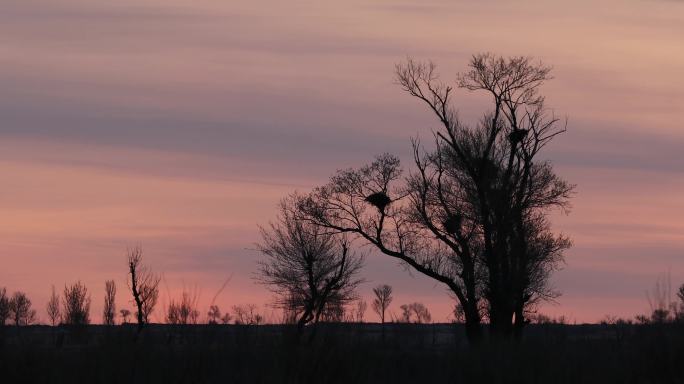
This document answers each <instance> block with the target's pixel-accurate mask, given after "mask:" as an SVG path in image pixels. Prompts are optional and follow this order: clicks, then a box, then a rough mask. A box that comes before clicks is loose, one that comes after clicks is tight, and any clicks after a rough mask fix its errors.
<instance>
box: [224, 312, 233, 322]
mask: <svg viewBox="0 0 684 384" xmlns="http://www.w3.org/2000/svg"><path fill="white" fill-rule="evenodd" d="M231 320H233V317H232V316H231V315H230V313H228V312H226V313H224V314H223V316H222V317H221V323H222V324H230V321H231Z"/></svg>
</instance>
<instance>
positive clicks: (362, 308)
mask: <svg viewBox="0 0 684 384" xmlns="http://www.w3.org/2000/svg"><path fill="white" fill-rule="evenodd" d="M367 308H368V303H366V302H365V301H364V300H359V301H357V302H356V312H355V313H354V315H355V317H356V318H355V320H356V322H357V323H363V318H364V316H365V315H366V309H367Z"/></svg>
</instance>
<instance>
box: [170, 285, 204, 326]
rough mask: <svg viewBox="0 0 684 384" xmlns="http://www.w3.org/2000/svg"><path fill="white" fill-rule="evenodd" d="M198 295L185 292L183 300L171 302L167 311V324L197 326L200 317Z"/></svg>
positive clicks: (182, 296)
mask: <svg viewBox="0 0 684 384" xmlns="http://www.w3.org/2000/svg"><path fill="white" fill-rule="evenodd" d="M198 300H199V297H198V295H197V294H192V293H190V292H188V291H185V290H184V291H183V293H182V295H181V299H180V300H178V301H176V300H171V302H170V303H169V306H168V308H167V311H166V322H167V323H168V324H181V325H185V324H196V323H197V318H198V317H199V311H198V310H197V301H198Z"/></svg>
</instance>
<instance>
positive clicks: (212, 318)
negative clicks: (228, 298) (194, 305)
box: [207, 305, 221, 324]
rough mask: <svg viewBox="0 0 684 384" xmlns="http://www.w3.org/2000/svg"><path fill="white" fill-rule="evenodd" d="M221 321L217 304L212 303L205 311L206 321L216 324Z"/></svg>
mask: <svg viewBox="0 0 684 384" xmlns="http://www.w3.org/2000/svg"><path fill="white" fill-rule="evenodd" d="M220 321H221V310H220V309H219V307H218V305H212V306H210V307H209V312H207V322H208V323H209V324H218V323H219V322H220Z"/></svg>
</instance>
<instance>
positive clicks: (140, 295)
mask: <svg viewBox="0 0 684 384" xmlns="http://www.w3.org/2000/svg"><path fill="white" fill-rule="evenodd" d="M127 261H128V274H129V275H130V279H129V280H128V287H129V289H130V290H131V293H132V294H133V301H134V302H135V306H136V308H137V312H136V316H137V320H138V331H141V330H142V328H143V326H144V325H145V324H147V323H148V322H149V317H150V315H151V314H152V311H154V307H155V306H156V305H157V299H158V298H159V281H160V280H161V278H160V277H159V275H157V274H155V273H153V272H152V270H151V269H150V268H149V267H148V266H146V265H143V251H142V248H141V247H139V246H136V247H133V248H131V249H129V250H128V252H127Z"/></svg>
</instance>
